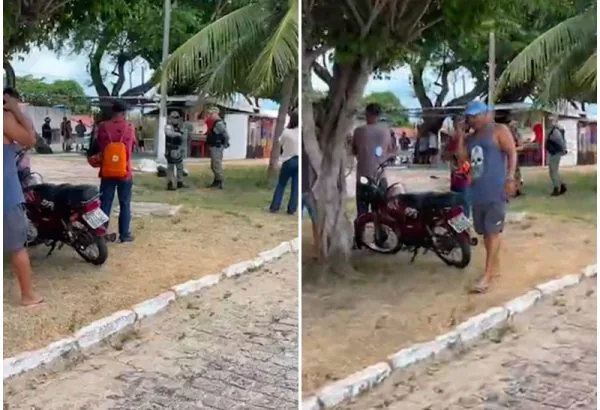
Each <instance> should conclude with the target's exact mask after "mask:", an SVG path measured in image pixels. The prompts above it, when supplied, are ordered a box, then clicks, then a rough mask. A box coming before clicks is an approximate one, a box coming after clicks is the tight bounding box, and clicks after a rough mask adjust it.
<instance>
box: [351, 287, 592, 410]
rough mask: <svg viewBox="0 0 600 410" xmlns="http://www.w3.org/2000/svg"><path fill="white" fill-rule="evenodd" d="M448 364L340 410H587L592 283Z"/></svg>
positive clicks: (396, 381)
mask: <svg viewBox="0 0 600 410" xmlns="http://www.w3.org/2000/svg"><path fill="white" fill-rule="evenodd" d="M504 331H505V332H504V333H503V332H497V333H496V334H495V335H492V336H491V337H490V338H489V339H490V340H487V341H484V342H481V343H480V344H479V345H478V346H475V347H474V348H473V349H470V350H469V351H468V352H466V353H464V354H460V355H459V356H458V357H455V358H454V359H451V360H450V361H448V362H445V363H444V362H438V363H433V364H429V365H427V364H424V365H422V366H419V367H417V368H415V370H414V371H410V372H404V373H402V374H398V375H395V376H393V377H392V378H391V379H390V380H388V381H386V382H385V383H384V384H383V385H382V386H380V387H378V388H376V389H375V390H373V391H372V392H370V393H367V394H366V395H365V396H364V397H362V398H360V399H358V400H357V401H356V402H355V403H352V404H349V405H346V406H343V407H342V408H343V409H346V410H350V409H352V410H359V409H360V410H366V409H388V410H465V409H484V410H507V409H511V410H575V409H578V410H595V409H596V394H597V392H596V281H595V280H586V281H585V282H584V283H583V284H581V285H579V286H578V287H576V288H573V289H569V290H567V291H565V292H564V294H563V295H559V296H556V297H554V298H550V299H549V300H546V301H542V303H541V304H540V305H539V306H536V307H534V308H533V309H532V310H531V311H530V312H527V313H525V314H524V315H522V316H520V317H518V318H517V319H516V320H515V321H514V323H513V325H512V326H510V327H508V328H506V329H504Z"/></svg>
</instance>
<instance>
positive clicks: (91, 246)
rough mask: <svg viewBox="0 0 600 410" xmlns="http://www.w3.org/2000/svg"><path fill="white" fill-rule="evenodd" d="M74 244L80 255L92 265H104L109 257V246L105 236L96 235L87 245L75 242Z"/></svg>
mask: <svg viewBox="0 0 600 410" xmlns="http://www.w3.org/2000/svg"><path fill="white" fill-rule="evenodd" d="M72 246H73V249H75V252H77V253H78V254H79V256H81V257H82V258H83V259H84V260H85V261H86V262H88V263H91V264H92V265H98V266H99V265H102V264H104V262H106V259H108V246H107V245H106V239H105V238H104V237H103V236H94V237H93V239H92V240H91V242H88V243H87V244H86V245H83V244H77V243H74V244H73V245H72Z"/></svg>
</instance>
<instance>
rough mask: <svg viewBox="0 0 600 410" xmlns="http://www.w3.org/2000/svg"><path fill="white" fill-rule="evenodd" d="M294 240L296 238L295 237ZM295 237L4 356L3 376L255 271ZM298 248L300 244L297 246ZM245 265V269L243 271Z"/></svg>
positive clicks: (37, 364) (291, 246)
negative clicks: (54, 338) (46, 341)
mask: <svg viewBox="0 0 600 410" xmlns="http://www.w3.org/2000/svg"><path fill="white" fill-rule="evenodd" d="M292 241H293V240H292ZM292 241H285V242H281V243H280V244H279V245H277V246H276V247H274V248H272V249H268V250H266V251H262V252H260V253H259V256H258V257H255V258H254V259H250V260H248V261H243V262H238V263H234V264H233V265H231V266H229V267H227V268H225V269H224V270H223V271H221V273H218V274H212V275H205V276H203V277H201V278H200V279H192V280H189V281H187V282H184V283H180V284H177V285H174V286H171V288H170V289H167V290H165V291H164V292H162V293H161V294H159V295H157V296H155V297H152V298H150V299H146V300H144V301H142V302H140V303H137V304H136V305H134V306H132V307H131V308H130V309H125V310H121V311H118V312H114V313H112V314H111V315H109V316H106V317H103V318H101V319H98V320H96V321H93V322H91V323H89V324H87V325H86V326H84V327H82V328H81V329H79V330H78V331H77V332H75V333H74V334H73V335H71V336H70V337H66V338H64V339H60V340H57V341H54V342H51V343H50V344H49V345H47V346H45V347H42V348H40V349H37V350H32V351H26V352H21V353H19V354H17V355H16V356H13V357H7V358H5V359H3V360H4V361H3V371H2V378H3V380H7V379H9V378H11V377H14V376H18V375H21V374H23V373H26V372H28V371H31V370H35V369H37V368H39V367H41V366H45V365H48V364H50V363H51V362H53V361H54V360H56V359H58V358H59V357H63V356H65V355H67V354H69V353H71V352H81V351H82V350H86V349H89V348H91V347H94V346H96V345H98V344H99V343H101V342H102V341H104V340H106V339H107V338H109V337H111V336H113V335H115V334H117V333H120V332H123V331H124V330H126V329H127V328H131V327H133V325H135V324H137V323H139V322H140V321H143V320H145V319H148V318H149V317H152V316H155V315H156V314H158V313H160V312H161V311H163V310H164V309H166V308H168V306H169V305H170V304H172V303H173V302H175V301H176V300H177V299H179V298H181V297H185V296H189V295H192V294H194V293H198V292H200V291H202V290H204V289H206V288H209V287H212V286H215V285H218V284H219V282H221V281H222V280H223V279H226V278H227V277H228V276H229V275H227V273H228V272H229V273H231V272H232V269H233V270H234V271H235V272H236V274H235V275H231V276H238V275H242V274H245V273H250V272H253V271H254V270H256V269H258V268H261V267H262V266H263V265H264V264H266V263H268V262H272V261H275V260H276V259H279V258H281V257H282V256H284V255H286V254H288V253H296V252H297V250H295V245H294V244H293V243H292ZM296 248H297V246H296ZM242 267H243V268H244V270H243V271H242Z"/></svg>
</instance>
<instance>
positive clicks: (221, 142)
mask: <svg viewBox="0 0 600 410" xmlns="http://www.w3.org/2000/svg"><path fill="white" fill-rule="evenodd" d="M207 128H208V133H207V134H206V145H208V148H209V150H210V169H211V170H212V172H213V174H214V180H213V182H212V184H210V185H209V188H219V189H223V183H224V179H225V175H224V172H223V151H224V150H225V149H227V148H229V134H228V133H227V127H226V126H225V121H223V119H222V118H221V117H220V116H219V109H218V108H217V107H213V108H210V109H209V110H208V121H207Z"/></svg>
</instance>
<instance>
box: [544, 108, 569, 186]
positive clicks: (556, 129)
mask: <svg viewBox="0 0 600 410" xmlns="http://www.w3.org/2000/svg"><path fill="white" fill-rule="evenodd" d="M548 119H549V122H550V129H549V130H548V135H547V136H546V147H545V148H546V151H548V170H549V173H550V180H551V181H552V187H553V190H552V194H550V196H559V195H563V194H564V193H565V192H567V186H566V185H565V183H564V182H563V180H562V179H561V177H560V173H559V168H560V160H561V158H562V157H563V156H564V155H565V154H566V153H567V143H566V141H565V130H564V129H563V128H561V127H560V126H559V125H558V119H557V118H556V117H555V116H551V117H549V118H548Z"/></svg>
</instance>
